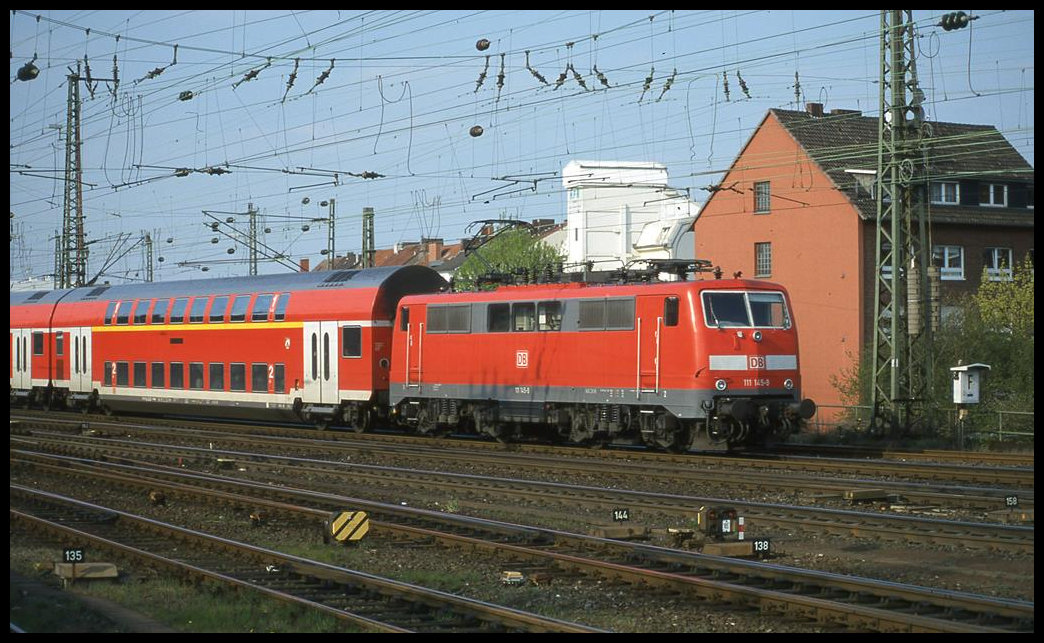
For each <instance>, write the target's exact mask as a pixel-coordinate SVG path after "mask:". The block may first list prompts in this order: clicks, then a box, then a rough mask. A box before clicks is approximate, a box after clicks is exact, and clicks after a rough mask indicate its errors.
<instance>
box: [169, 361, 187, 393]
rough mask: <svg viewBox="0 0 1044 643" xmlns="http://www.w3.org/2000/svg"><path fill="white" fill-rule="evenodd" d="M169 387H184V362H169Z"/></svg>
mask: <svg viewBox="0 0 1044 643" xmlns="http://www.w3.org/2000/svg"><path fill="white" fill-rule="evenodd" d="M170 388H185V364H183V363H182V362H171V363H170Z"/></svg>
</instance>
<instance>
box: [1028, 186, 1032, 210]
mask: <svg viewBox="0 0 1044 643" xmlns="http://www.w3.org/2000/svg"><path fill="white" fill-rule="evenodd" d="M1026 207H1027V208H1029V209H1030V210H1032V209H1033V186H1032V185H1031V186H1029V187H1028V188H1026Z"/></svg>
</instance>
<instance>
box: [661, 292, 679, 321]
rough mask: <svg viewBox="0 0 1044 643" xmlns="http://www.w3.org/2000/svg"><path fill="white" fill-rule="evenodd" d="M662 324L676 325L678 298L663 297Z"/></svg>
mask: <svg viewBox="0 0 1044 643" xmlns="http://www.w3.org/2000/svg"><path fill="white" fill-rule="evenodd" d="M663 325H664V326H677V325H678V298H677V297H665V298H664V300H663Z"/></svg>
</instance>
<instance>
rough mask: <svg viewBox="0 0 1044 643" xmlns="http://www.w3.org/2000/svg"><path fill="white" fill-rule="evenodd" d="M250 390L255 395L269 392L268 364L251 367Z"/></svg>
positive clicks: (252, 365)
mask: <svg viewBox="0 0 1044 643" xmlns="http://www.w3.org/2000/svg"><path fill="white" fill-rule="evenodd" d="M250 390H251V391H253V392H254V393H267V392H268V364H251V365H250Z"/></svg>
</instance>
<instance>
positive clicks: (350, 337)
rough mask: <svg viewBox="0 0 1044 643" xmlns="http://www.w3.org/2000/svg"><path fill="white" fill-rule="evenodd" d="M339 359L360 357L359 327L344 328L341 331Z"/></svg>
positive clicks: (360, 329) (360, 336) (360, 330)
mask: <svg viewBox="0 0 1044 643" xmlns="http://www.w3.org/2000/svg"><path fill="white" fill-rule="evenodd" d="M341 357H362V327H361V326H345V327H343V328H342V329H341Z"/></svg>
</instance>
